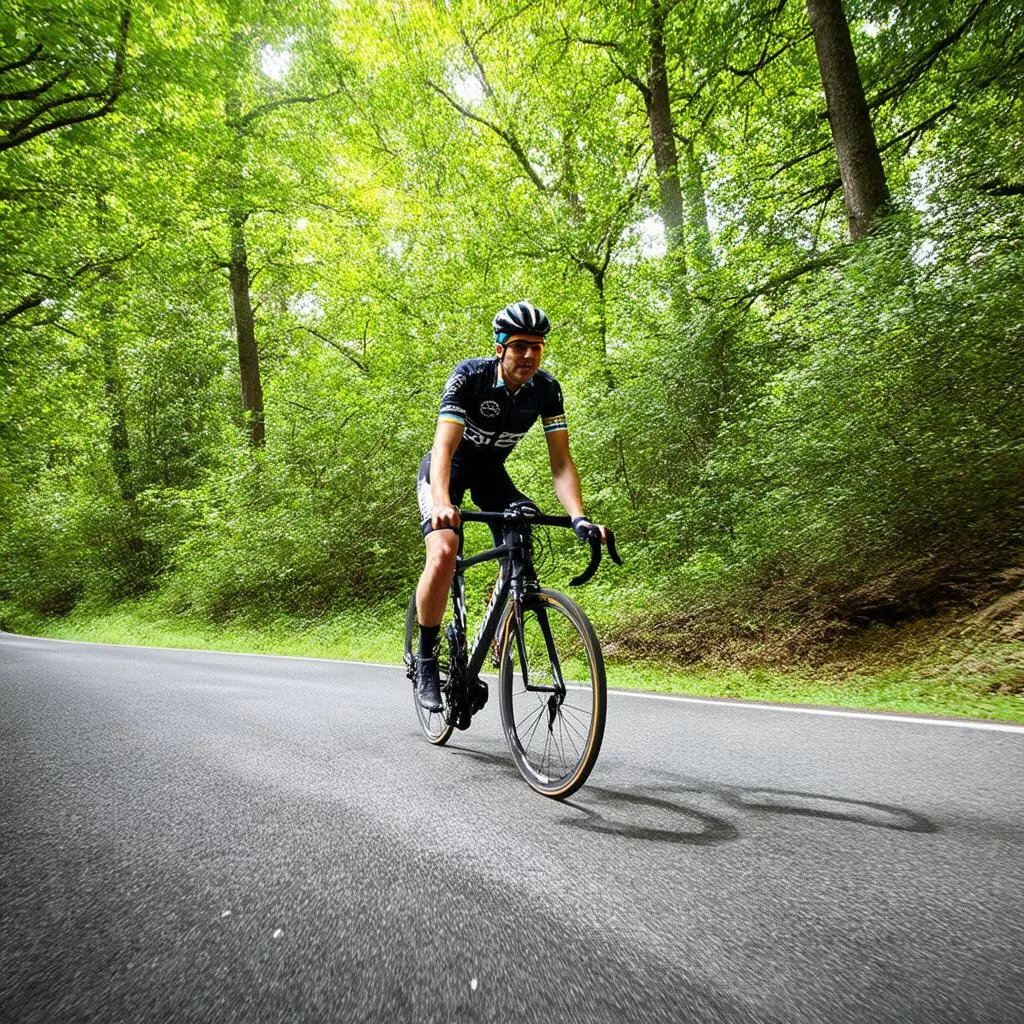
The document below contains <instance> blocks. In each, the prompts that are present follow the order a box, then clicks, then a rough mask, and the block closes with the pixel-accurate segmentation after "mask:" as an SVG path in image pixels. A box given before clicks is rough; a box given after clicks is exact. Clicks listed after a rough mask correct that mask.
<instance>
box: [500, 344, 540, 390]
mask: <svg viewBox="0 0 1024 1024" xmlns="http://www.w3.org/2000/svg"><path fill="white" fill-rule="evenodd" d="M494 351H495V352H496V353H497V355H498V358H499V359H500V360H501V373H502V376H503V377H504V378H505V383H506V384H508V385H510V386H511V387H512V388H519V387H522V386H523V385H524V384H525V383H526V382H527V381H528V380H529V379H530V378H531V377H532V376H533V375H534V374H535V373H536V372H537V368H538V367H539V366H540V360H541V357H542V356H543V355H544V339H543V338H542V337H541V336H540V335H539V334H510V335H509V336H508V339H507V340H506V342H505V344H504V345H496V346H495V349H494Z"/></svg>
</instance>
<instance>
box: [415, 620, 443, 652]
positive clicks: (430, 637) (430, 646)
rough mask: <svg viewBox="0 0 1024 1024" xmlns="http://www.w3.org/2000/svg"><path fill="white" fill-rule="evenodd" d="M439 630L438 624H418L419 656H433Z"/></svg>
mask: <svg viewBox="0 0 1024 1024" xmlns="http://www.w3.org/2000/svg"><path fill="white" fill-rule="evenodd" d="M440 632H441V627H440V626H420V652H419V656H420V657H421V658H432V657H433V656H434V646H435V644H436V643H437V638H438V635H439V634H440Z"/></svg>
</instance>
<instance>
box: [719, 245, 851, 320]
mask: <svg viewBox="0 0 1024 1024" xmlns="http://www.w3.org/2000/svg"><path fill="white" fill-rule="evenodd" d="M841 256H842V251H839V252H831V253H828V254H827V255H825V256H818V257H815V258H814V259H813V260H808V261H807V262H806V263H801V264H799V265H798V266H795V267H791V268H790V269H789V270H786V271H783V272H782V273H781V274H776V275H775V276H774V277H769V278H768V279H767V280H766V281H762V282H761V283H760V284H758V285H755V286H754V287H753V288H750V289H748V290H747V291H745V292H743V293H742V294H741V295H735V296H733V297H732V298H731V299H729V300H728V301H730V302H731V303H732V304H733V305H734V306H745V307H746V308H747V309H749V308H750V307H751V306H752V305H753V304H754V301H755V300H756V299H758V298H760V297H761V296H762V295H767V294H768V293H769V292H774V291H777V290H778V289H779V288H782V287H783V286H784V285H787V284H790V283H791V282H793V281H796V280H797V279H798V278H801V277H803V276H804V275H805V274H811V273H813V272H814V271H815V270H821V269H822V268H823V267H828V266H831V265H832V264H834V263H838V262H839V259H840V258H841Z"/></svg>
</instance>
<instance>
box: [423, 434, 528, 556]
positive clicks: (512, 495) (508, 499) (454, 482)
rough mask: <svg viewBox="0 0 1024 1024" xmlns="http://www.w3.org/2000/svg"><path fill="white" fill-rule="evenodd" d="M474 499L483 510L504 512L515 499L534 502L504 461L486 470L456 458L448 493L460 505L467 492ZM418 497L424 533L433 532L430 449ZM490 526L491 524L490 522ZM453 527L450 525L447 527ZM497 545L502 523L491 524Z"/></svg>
mask: <svg viewBox="0 0 1024 1024" xmlns="http://www.w3.org/2000/svg"><path fill="white" fill-rule="evenodd" d="M467 490H468V491H469V496H470V497H471V498H472V499H473V504H474V505H476V507H477V508H478V509H480V511H481V512H504V511H505V509H507V508H508V507H509V505H511V504H512V503H513V502H516V501H526V502H529V503H530V504H531V505H532V504H533V502H532V501H530V499H529V498H528V497H527V496H526V495H525V494H523V492H522V491H521V490H519V488H518V487H516V485H515V484H514V483H512V478H511V477H510V476H509V475H508V471H507V470H506V469H505V467H504V466H503V465H501V464H500V463H496V464H493V465H490V466H488V467H486V468H484V469H479V468H474V469H471V470H468V469H466V467H465V466H463V465H461V464H459V463H457V462H455V461H454V460H453V461H452V473H451V479H450V481H449V485H448V495H449V497H450V498H451V499H452V504H453V505H455V506H456V507H458V506H460V505H461V504H462V499H463V498H464V497H465V496H466V491H467ZM416 498H417V500H418V501H419V506H420V524H421V526H422V528H423V536H424V537H425V536H426V535H427V534H428V533H432V532H433V529H434V528H433V527H432V526H431V525H430V512H431V507H432V505H433V499H432V498H431V496H430V452H427V454H426V455H424V456H423V461H422V462H421V463H420V472H419V476H418V477H417V478H416ZM488 525H490V524H488ZM443 529H450V527H443ZM491 533H492V534H493V535H494V538H495V541H494V542H495V544H500V543H501V537H502V530H501V526H500V525H498V524H496V525H495V526H492V527H491Z"/></svg>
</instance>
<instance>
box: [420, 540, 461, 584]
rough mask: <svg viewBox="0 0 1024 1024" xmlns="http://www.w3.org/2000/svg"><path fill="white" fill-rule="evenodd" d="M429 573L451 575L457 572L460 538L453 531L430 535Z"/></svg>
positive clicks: (428, 545) (428, 548) (428, 549)
mask: <svg viewBox="0 0 1024 1024" xmlns="http://www.w3.org/2000/svg"><path fill="white" fill-rule="evenodd" d="M426 543H427V572H429V573H431V574H434V573H444V574H449V575H450V574H451V573H453V572H455V559H456V557H457V556H458V553H459V538H458V535H457V534H456V533H455V532H454V531H453V530H436V531H434V532H433V533H428V534H427V537H426Z"/></svg>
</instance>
